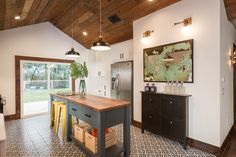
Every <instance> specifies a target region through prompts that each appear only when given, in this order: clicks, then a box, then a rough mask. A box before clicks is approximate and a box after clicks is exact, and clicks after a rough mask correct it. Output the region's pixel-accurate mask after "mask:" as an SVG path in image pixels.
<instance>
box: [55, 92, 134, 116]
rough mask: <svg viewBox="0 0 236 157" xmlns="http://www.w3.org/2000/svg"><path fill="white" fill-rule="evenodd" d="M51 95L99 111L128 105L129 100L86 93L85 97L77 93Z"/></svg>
mask: <svg viewBox="0 0 236 157" xmlns="http://www.w3.org/2000/svg"><path fill="white" fill-rule="evenodd" d="M51 95H52V96H55V97H58V98H62V99H66V100H68V101H70V102H73V103H75V104H80V105H83V106H86V107H89V108H91V109H93V110H96V111H100V112H101V111H106V110H111V109H115V108H120V107H124V106H129V105H130V102H128V101H123V100H116V99H111V98H105V97H100V96H95V95H86V97H85V98H80V96H79V95H73V96H63V95H61V94H51Z"/></svg>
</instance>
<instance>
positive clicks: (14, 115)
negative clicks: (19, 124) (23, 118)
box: [4, 114, 20, 121]
mask: <svg viewBox="0 0 236 157" xmlns="http://www.w3.org/2000/svg"><path fill="white" fill-rule="evenodd" d="M4 119H5V121H10V120H16V119H20V116H19V115H17V114H12V115H6V116H4Z"/></svg>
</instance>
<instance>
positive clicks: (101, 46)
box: [91, 36, 111, 51]
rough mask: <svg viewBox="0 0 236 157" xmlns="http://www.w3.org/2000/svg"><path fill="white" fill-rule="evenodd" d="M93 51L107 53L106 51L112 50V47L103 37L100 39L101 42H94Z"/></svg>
mask: <svg viewBox="0 0 236 157" xmlns="http://www.w3.org/2000/svg"><path fill="white" fill-rule="evenodd" d="M91 49H92V50H97V51H106V50H110V49H111V47H110V45H109V44H108V43H106V42H105V41H104V40H103V39H102V36H100V37H99V40H98V41H96V42H94V43H93V45H92V47H91Z"/></svg>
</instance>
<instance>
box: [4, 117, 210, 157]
mask: <svg viewBox="0 0 236 157" xmlns="http://www.w3.org/2000/svg"><path fill="white" fill-rule="evenodd" d="M115 129H116V130H117V134H118V139H119V140H121V139H122V138H123V135H122V126H121V125H119V126H116V127H115ZM6 131H7V157H48V156H53V157H67V156H68V157H87V155H86V154H85V153H84V152H83V151H82V150H81V149H80V148H78V147H77V146H76V145H74V144H73V143H72V142H66V141H65V140H64V141H63V140H62V139H61V137H60V136H57V135H55V134H54V133H53V131H52V129H50V128H49V116H48V115H46V116H38V117H34V118H28V119H21V120H16V121H9V122H6ZM59 135H60V133H59ZM130 156H131V157H214V156H213V155H210V154H206V153H204V152H201V151H199V150H196V149H192V148H189V147H188V149H187V151H185V150H183V149H182V146H181V145H180V144H179V143H177V142H174V141H171V140H168V139H166V138H162V137H160V136H157V135H154V134H152V133H149V132H145V134H142V133H141V131H140V129H139V128H136V127H133V126H132V127H131V155H130Z"/></svg>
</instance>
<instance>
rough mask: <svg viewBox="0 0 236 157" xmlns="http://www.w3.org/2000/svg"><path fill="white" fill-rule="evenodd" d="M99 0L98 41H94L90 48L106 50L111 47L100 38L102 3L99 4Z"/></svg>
mask: <svg viewBox="0 0 236 157" xmlns="http://www.w3.org/2000/svg"><path fill="white" fill-rule="evenodd" d="M101 3H102V2H101V0H100V23H99V24H100V35H99V39H98V41H96V42H94V43H93V45H92V46H91V49H92V50H97V51H106V50H110V49H111V47H110V45H109V44H108V43H107V42H105V41H104V40H103V39H102V4H101Z"/></svg>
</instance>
